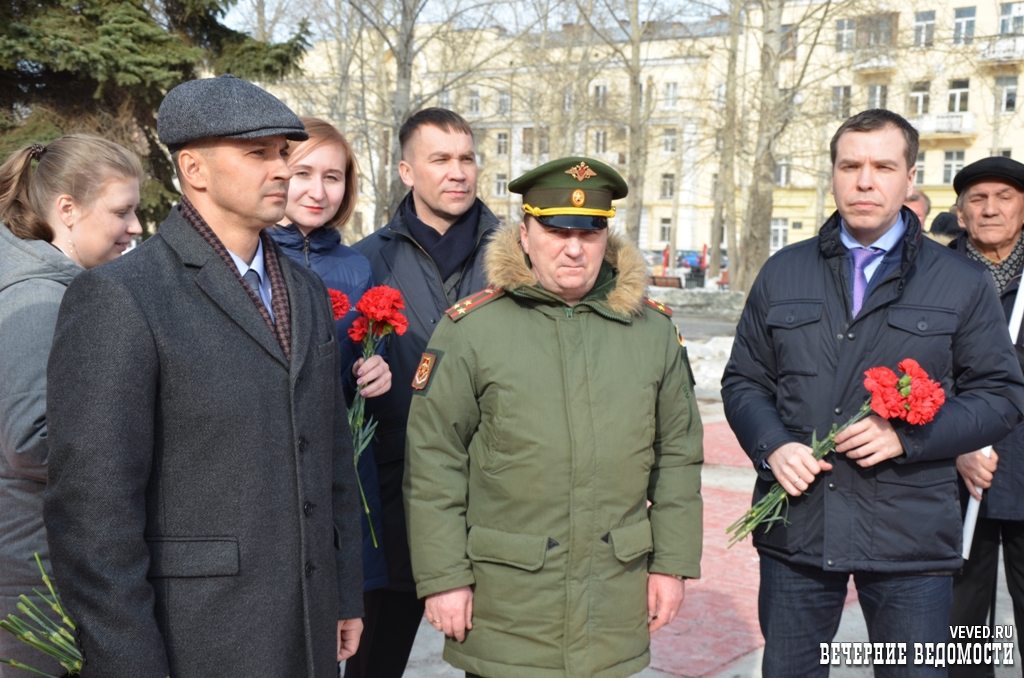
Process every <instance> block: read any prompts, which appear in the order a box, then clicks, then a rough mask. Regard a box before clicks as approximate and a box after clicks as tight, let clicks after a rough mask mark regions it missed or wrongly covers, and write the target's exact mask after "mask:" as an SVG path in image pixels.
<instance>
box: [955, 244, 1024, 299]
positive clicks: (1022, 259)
mask: <svg viewBox="0 0 1024 678" xmlns="http://www.w3.org/2000/svg"><path fill="white" fill-rule="evenodd" d="M967 256H969V257H970V258H971V259H974V260H975V261H978V262H981V265H982V266H984V267H985V268H987V269H988V272H989V273H991V274H992V279H993V280H995V281H996V289H998V290H999V294H1002V293H1003V290H1005V289H1006V287H1007V285H1009V284H1010V281H1011V280H1013V278H1014V276H1016V275H1019V274H1020V272H1021V268H1022V267H1024V238H1021V237H1018V238H1017V244H1016V245H1014V246H1013V250H1011V251H1010V256H1008V257H1006V259H1004V260H1003V261H1001V262H999V263H998V264H997V263H996V262H994V261H992V260H991V259H989V258H988V257H986V256H985V255H984V254H982V253H981V252H979V251H978V249H977V248H976V247H975V246H974V245H972V244H971V241H970V240H969V239H968V240H967Z"/></svg>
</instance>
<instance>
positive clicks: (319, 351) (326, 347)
mask: <svg viewBox="0 0 1024 678" xmlns="http://www.w3.org/2000/svg"><path fill="white" fill-rule="evenodd" d="M337 352H338V342H337V340H336V339H335V338H334V337H331V339H330V341H328V342H327V343H324V344H317V347H316V355H317V357H320V358H324V357H326V356H330V355H334V354H335V353H337Z"/></svg>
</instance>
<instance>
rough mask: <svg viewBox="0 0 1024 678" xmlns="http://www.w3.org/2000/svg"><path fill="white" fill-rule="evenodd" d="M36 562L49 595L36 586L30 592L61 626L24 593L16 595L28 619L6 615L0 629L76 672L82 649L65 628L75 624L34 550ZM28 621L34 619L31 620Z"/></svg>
mask: <svg viewBox="0 0 1024 678" xmlns="http://www.w3.org/2000/svg"><path fill="white" fill-rule="evenodd" d="M36 564H37V565H38V566H39V572H40V574H41V575H42V577H43V583H45V584H46V588H47V590H48V591H49V592H50V597H47V596H46V595H45V594H43V593H41V592H40V591H39V590H37V589H33V590H32V592H33V593H34V594H35V595H36V597H38V598H39V600H40V601H42V602H43V603H44V606H43V607H48V608H50V609H51V610H53V611H54V612H55V613H56V614H57V615H59V616H60V620H61V624H63V626H61V625H60V624H58V623H57V622H55V621H53V620H52V619H51V618H50V617H49V616H48V615H47V614H46V613H45V612H43V609H42V608H41V607H40V606H39V605H37V604H36V603H34V602H33V601H32V600H31V599H30V598H29V597H28V596H19V597H18V600H19V602H18V605H17V608H18V611H19V612H21V613H22V614H24V615H26V616H27V617H28V619H29V620H31V621H27V620H25V619H21V618H20V617H17V616H16V615H13V614H10V615H8V616H7V618H6V619H3V620H0V629H3V630H4V631H7V632H8V633H11V634H12V635H14V637H16V638H17V639H18V640H20V641H21V642H23V643H25V644H26V645H28V646H29V647H31V648H33V649H35V650H38V651H39V652H42V653H43V654H45V655H47V656H48V657H51V658H53V659H55V660H57V661H58V662H59V663H60V665H61V666H63V667H64V668H65V669H67V670H68V673H69V675H76V674H78V673H79V672H80V671H81V670H82V653H81V652H80V651H79V650H78V647H77V645H76V644H75V637H74V636H73V635H72V634H71V633H70V632H69V631H68V629H71V630H72V631H74V630H75V629H76V627H75V624H74V623H73V622H72V621H71V619H70V618H69V617H68V616H67V613H66V612H65V611H64V608H63V606H62V605H61V603H60V598H58V597H57V592H56V591H55V590H54V588H53V583H52V582H51V581H50V578H49V577H48V576H47V574H46V572H45V571H44V570H43V562H42V559H40V557H39V554H38V553H37V554H36ZM32 622H35V623H34V624H33V623H32ZM65 627H66V628H65ZM0 663H3V664H7V665H9V666H13V667H15V668H19V669H22V670H24V671H29V672H31V673H35V674H37V675H40V676H49V678H57V677H56V676H52V675H51V674H49V673H46V672H44V671H40V670H39V669H36V668H33V667H31V666H27V665H25V664H23V663H21V662H19V661H16V660H14V659H0Z"/></svg>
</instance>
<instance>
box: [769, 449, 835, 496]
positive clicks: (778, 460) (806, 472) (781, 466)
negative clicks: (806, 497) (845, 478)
mask: <svg viewBox="0 0 1024 678" xmlns="http://www.w3.org/2000/svg"><path fill="white" fill-rule="evenodd" d="M766 461H767V462H768V466H769V467H770V468H771V470H772V473H774V474H775V480H777V481H778V483H779V485H782V489H784V490H785V491H786V494H788V495H790V496H792V497H799V496H800V495H801V494H803V493H804V492H806V491H807V488H808V487H810V486H811V483H813V482H814V478H815V477H816V476H817V475H818V474H819V473H821V472H822V471H831V470H832V464H830V463H828V462H827V461H825V460H824V459H815V458H814V454H813V452H812V451H811V448H809V447H807V446H806V445H802V444H800V443H786V444H785V445H783V446H782V447H780V448H778V449H777V450H775V451H774V452H772V453H771V454H769V455H768V458H767V459H766Z"/></svg>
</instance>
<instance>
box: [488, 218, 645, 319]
mask: <svg viewBox="0 0 1024 678" xmlns="http://www.w3.org/2000/svg"><path fill="white" fill-rule="evenodd" d="M604 260H605V261H607V262H608V263H609V264H611V266H612V268H614V269H615V273H616V277H615V288H614V289H613V290H612V291H611V292H610V293H609V294H608V298H607V299H606V300H605V301H603V302H602V304H603V305H605V306H607V307H608V309H609V310H610V311H612V312H613V313H615V314H617V315H621V316H623V317H627V318H628V317H636V316H639V315H642V314H643V312H644V296H645V295H646V294H647V264H646V262H645V261H644V257H643V255H642V254H641V253H640V250H639V249H638V248H637V247H636V245H633V244H632V243H630V242H629V241H627V240H626V239H625V238H624V237H622V236H621V235H619V234H617V233H614V232H612V233H609V234H608V247H607V249H606V250H605V254H604ZM484 273H485V274H486V276H487V281H488V283H490V284H491V285H494V286H496V287H501V288H503V289H506V290H511V289H516V288H524V287H534V286H536V285H537V278H536V277H535V276H534V274H533V271H532V270H530V267H529V266H528V265H527V264H526V257H525V255H524V254H523V247H522V244H521V243H520V241H519V224H515V225H510V224H506V225H504V226H502V227H500V228H499V229H498V230H497V231H495V233H494V236H493V237H492V239H491V242H490V244H489V245H488V246H487V250H486V254H485V255H484Z"/></svg>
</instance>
